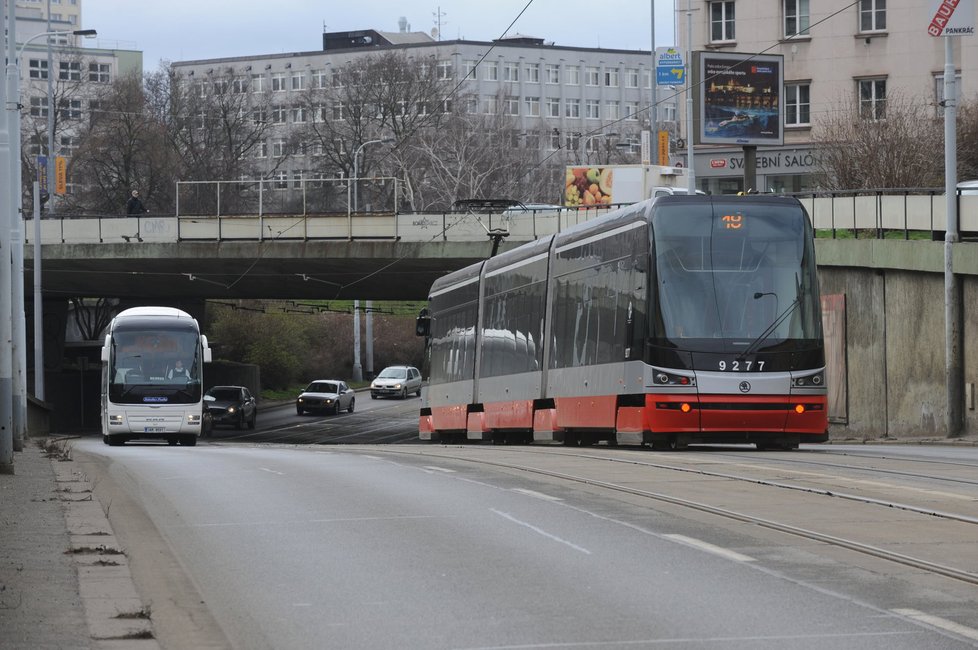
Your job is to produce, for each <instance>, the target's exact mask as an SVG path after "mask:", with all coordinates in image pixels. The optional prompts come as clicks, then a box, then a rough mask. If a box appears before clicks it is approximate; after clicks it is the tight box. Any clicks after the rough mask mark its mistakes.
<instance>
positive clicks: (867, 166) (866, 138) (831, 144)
mask: <svg viewBox="0 0 978 650" xmlns="http://www.w3.org/2000/svg"><path fill="white" fill-rule="evenodd" d="M812 140H813V142H814V143H815V144H816V149H817V152H818V156H817V157H818V162H817V168H816V169H817V171H816V177H817V181H818V183H819V185H820V186H821V187H823V188H824V189H828V190H843V189H893V188H910V187H937V186H940V185H942V184H943V178H944V172H943V169H944V165H943V153H942V152H943V142H944V130H943V121H942V120H940V119H938V118H937V117H936V116H935V115H934V110H933V107H932V106H931V105H929V104H926V103H924V102H923V101H921V100H920V99H919V98H907V97H904V96H903V95H899V94H896V95H891V96H889V97H888V98H887V99H886V104H885V109H884V112H883V113H882V116H880V117H879V118H871V117H867V116H865V114H864V112H863V111H861V110H860V107H859V105H858V103H857V102H856V101H855V100H853V101H851V102H843V103H841V104H839V105H837V106H836V107H835V109H834V110H832V111H831V112H829V113H828V115H827V116H826V117H823V118H821V119H819V120H818V122H817V123H816V124H815V127H814V129H813V132H812ZM925 142H926V143H928V146H921V144H922V143H925Z"/></svg>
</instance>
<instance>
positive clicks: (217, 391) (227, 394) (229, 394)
mask: <svg viewBox="0 0 978 650" xmlns="http://www.w3.org/2000/svg"><path fill="white" fill-rule="evenodd" d="M207 394H208V395H210V396H211V397H213V398H214V399H228V400H235V399H238V394H239V393H238V389H237V388H212V389H210V390H209V391H207Z"/></svg>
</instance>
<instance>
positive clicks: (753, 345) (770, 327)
mask: <svg viewBox="0 0 978 650" xmlns="http://www.w3.org/2000/svg"><path fill="white" fill-rule="evenodd" d="M765 295H769V294H765V293H755V294H754V299H755V300H756V299H757V298H760V297H761V296H765ZM800 304H801V298H795V299H794V300H792V301H791V304H790V305H788V307H787V308H785V310H784V311H783V312H781V313H780V314H778V317H777V318H775V319H774V321H772V322H771V324H770V325H768V326H767V328H766V329H765V330H764V331H763V332H761V333H760V334H759V335H758V336H757V338H756V339H754V340H753V341H751V342H750V345H748V346H747V347H746V348H745V349H744V351H743V352H741V353H740V356H741V357H746V356H747V355H748V354H750V353H752V352H754V350H755V349H756V348H757V346H758V345H760V344H761V343H762V342H763V341H764V339H766V338H767V337H769V336H771V334H772V333H773V332H774V330H776V329H778V326H780V325H781V323H783V322H784V320H785V319H786V318H788V316H790V315H791V312H793V311H794V310H795V309H797V308H798V305H800Z"/></svg>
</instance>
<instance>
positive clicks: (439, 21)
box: [431, 7, 448, 41]
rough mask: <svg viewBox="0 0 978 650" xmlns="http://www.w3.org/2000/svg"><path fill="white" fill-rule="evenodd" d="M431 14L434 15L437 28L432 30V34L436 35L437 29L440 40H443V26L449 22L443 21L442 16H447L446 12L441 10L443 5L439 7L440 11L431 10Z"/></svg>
mask: <svg viewBox="0 0 978 650" xmlns="http://www.w3.org/2000/svg"><path fill="white" fill-rule="evenodd" d="M431 15H432V16H434V19H435V29H434V30H432V32H433V33H432V36H435V33H434V32H435V30H437V35H438V40H439V41H440V40H441V26H442V25H447V24H448V21H445V22H442V19H441V17H442V16H445V15H446V14H445V12H444V11H442V10H441V7H438V11H432V12H431Z"/></svg>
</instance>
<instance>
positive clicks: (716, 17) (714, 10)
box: [709, 0, 735, 43]
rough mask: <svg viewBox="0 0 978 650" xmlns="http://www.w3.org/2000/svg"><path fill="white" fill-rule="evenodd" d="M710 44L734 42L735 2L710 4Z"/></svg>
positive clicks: (730, 0)
mask: <svg viewBox="0 0 978 650" xmlns="http://www.w3.org/2000/svg"><path fill="white" fill-rule="evenodd" d="M709 4H710V42H711V43H718V42H724V41H732V40H734V38H735V32H734V3H733V0H721V1H718V2H710V3H709Z"/></svg>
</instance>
